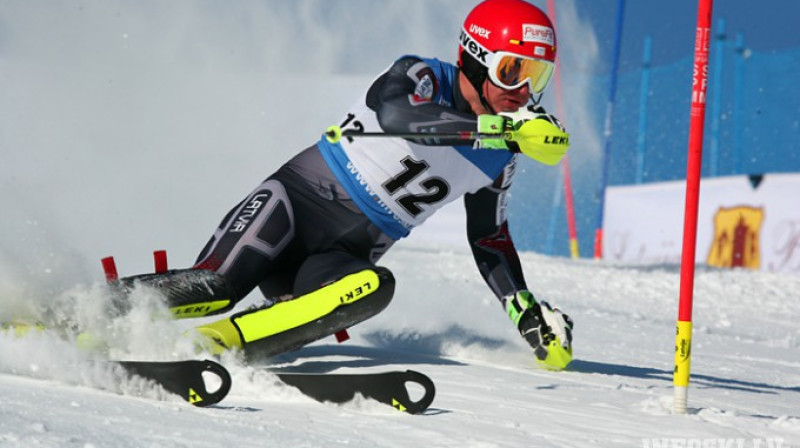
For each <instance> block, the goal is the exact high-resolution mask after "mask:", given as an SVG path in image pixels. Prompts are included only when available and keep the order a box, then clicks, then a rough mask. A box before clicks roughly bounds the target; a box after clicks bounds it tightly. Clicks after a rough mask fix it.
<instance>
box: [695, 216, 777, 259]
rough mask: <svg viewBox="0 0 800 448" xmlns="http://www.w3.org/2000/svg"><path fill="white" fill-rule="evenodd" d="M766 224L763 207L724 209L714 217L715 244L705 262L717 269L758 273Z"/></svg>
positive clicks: (712, 245)
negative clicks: (762, 228)
mask: <svg viewBox="0 0 800 448" xmlns="http://www.w3.org/2000/svg"><path fill="white" fill-rule="evenodd" d="M763 221H764V209H763V208H761V207H747V206H741V207H730V208H725V207H721V208H720V209H719V210H717V213H715V214H714V241H713V243H712V244H711V250H710V251H709V253H708V259H707V261H706V262H707V263H708V264H709V265H710V266H717V267H728V268H733V267H743V268H749V269H759V267H760V266H761V252H760V251H761V243H760V241H761V223H762V222H763Z"/></svg>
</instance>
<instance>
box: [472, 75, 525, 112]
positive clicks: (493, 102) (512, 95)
mask: <svg viewBox="0 0 800 448" xmlns="http://www.w3.org/2000/svg"><path fill="white" fill-rule="evenodd" d="M483 97H484V98H486V101H487V102H488V103H489V105H490V106H492V109H494V111H495V112H516V111H517V110H518V109H519V108H520V107H523V106H525V104H527V103H528V100H529V99H530V98H531V90H530V86H529V84H528V83H527V82H526V83H525V84H523V85H522V86H520V87H518V88H516V89H513V90H505V89H503V88H502V87H498V86H496V85H494V83H492V82H491V81H490V80H488V79H487V80H486V81H484V83H483Z"/></svg>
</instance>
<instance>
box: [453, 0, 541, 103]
mask: <svg viewBox="0 0 800 448" xmlns="http://www.w3.org/2000/svg"><path fill="white" fill-rule="evenodd" d="M459 40H460V45H459V55H458V66H459V68H460V69H461V71H462V72H463V73H464V74H465V75H466V76H467V79H469V81H470V83H471V84H472V85H473V86H475V89H476V90H477V91H478V93H479V94H481V96H483V95H482V91H483V90H482V85H483V82H484V81H485V80H486V79H487V78H489V79H490V80H491V81H492V82H493V83H494V84H495V85H497V86H499V87H501V88H505V89H509V90H511V89H516V88H518V87H520V86H522V85H523V84H525V83H526V82H527V83H529V85H530V90H531V93H541V92H542V90H544V88H545V87H546V86H547V84H548V82H549V81H550V77H551V76H552V74H553V70H554V68H555V65H554V63H555V58H556V34H555V31H554V30H553V24H552V22H550V19H549V18H548V17H547V15H546V14H545V13H544V12H543V11H542V10H541V9H539V8H537V7H536V6H534V5H532V4H530V3H528V2H525V1H523V0H485V1H483V2H481V3H480V4H478V5H477V6H476V7H475V8H473V9H472V11H471V12H470V13H469V14H468V15H467V18H466V20H465V21H464V27H463V29H462V30H461V37H460V39H459Z"/></svg>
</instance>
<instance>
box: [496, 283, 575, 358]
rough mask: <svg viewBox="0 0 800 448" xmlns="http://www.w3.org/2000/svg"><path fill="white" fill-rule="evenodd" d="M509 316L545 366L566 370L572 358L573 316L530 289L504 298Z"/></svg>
mask: <svg viewBox="0 0 800 448" xmlns="http://www.w3.org/2000/svg"><path fill="white" fill-rule="evenodd" d="M504 303H505V308H506V312H508V317H509V318H511V321H512V322H514V325H516V327H517V329H518V330H519V332H520V334H521V335H522V337H523V338H524V339H525V341H526V342H528V344H529V345H530V346H531V347H532V348H533V352H534V354H535V355H536V358H537V360H538V361H539V362H540V363H541V364H543V365H544V366H545V367H546V368H550V369H557V370H560V369H563V368H565V367H566V366H567V364H569V363H570V361H572V327H573V324H572V319H570V318H569V316H567V315H566V314H564V313H562V312H561V311H560V310H559V309H558V308H553V307H551V306H550V304H549V303H547V302H544V301H541V302H537V301H536V299H535V298H534V297H533V294H532V293H531V292H530V291H527V290H521V291H517V292H516V293H515V294H514V295H511V296H508V297H506V298H505V299H504Z"/></svg>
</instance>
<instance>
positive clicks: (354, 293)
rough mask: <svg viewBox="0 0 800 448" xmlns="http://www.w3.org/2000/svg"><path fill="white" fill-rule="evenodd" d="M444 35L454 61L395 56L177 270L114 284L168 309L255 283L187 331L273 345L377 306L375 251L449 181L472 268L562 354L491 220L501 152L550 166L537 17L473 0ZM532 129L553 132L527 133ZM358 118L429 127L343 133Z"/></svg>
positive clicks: (544, 43)
mask: <svg viewBox="0 0 800 448" xmlns="http://www.w3.org/2000/svg"><path fill="white" fill-rule="evenodd" d="M459 47H460V48H459V53H458V65H457V66H454V65H452V64H449V63H445V62H442V61H439V60H437V59H428V58H423V57H417V56H403V57H401V58H400V59H398V60H396V61H395V62H394V63H393V64H392V65H391V66H390V67H389V68H388V69H387V70H386V71H385V72H383V73H382V74H380V76H378V77H377V79H376V80H375V81H374V82H373V83H372V85H370V86H369V88H368V89H367V90H366V92H365V93H364V94H363V96H362V97H361V98H359V100H358V102H357V104H356V105H355V106H353V107H352V108H351V109H350V110H349V111H347V113H346V115H345V117H344V119H343V120H342V123H341V126H340V127H338V128H335V129H334V130H333V131H331V134H332V135H333V138H331V136H327V135H325V136H323V137H322V138H321V139H320V140H319V141H318V142H316V143H315V144H313V145H312V146H310V147H308V148H306V149H305V150H303V151H301V152H300V153H299V154H298V155H296V156H295V157H294V158H292V159H291V160H289V161H288V162H287V163H286V164H284V165H283V166H282V167H280V168H279V169H278V170H277V172H275V173H274V174H272V175H271V176H269V177H268V178H267V179H266V180H265V181H264V182H263V183H261V184H260V185H258V186H257V187H256V188H255V190H253V192H252V193H250V194H249V195H248V196H247V197H246V198H245V199H244V200H242V201H241V202H240V203H239V204H238V205H236V206H235V207H234V208H233V209H232V210H231V211H230V212H229V213H228V214H227V215H226V216H225V218H224V219H223V220H222V223H221V224H220V226H219V227H218V229H217V230H216V232H215V233H214V235H213V236H212V237H211V239H210V241H209V242H208V244H207V245H206V246H205V248H204V249H203V250H202V252H201V253H200V255H199V258H198V260H197V262H196V264H195V266H193V267H192V268H191V269H184V270H175V271H169V272H167V273H162V274H148V275H140V276H134V277H129V278H127V279H123V282H122V284H124V285H128V286H133V285H135V284H138V283H144V284H148V285H152V286H155V287H157V288H159V289H160V290H161V291H162V292H163V293H164V295H165V296H166V298H167V301H168V303H169V305H170V306H171V307H172V311H173V313H174V314H175V315H177V316H184V317H197V316H204V315H209V314H216V313H222V312H225V311H229V310H231V309H232V308H233V306H234V305H235V304H236V303H237V302H238V301H240V300H241V299H242V298H244V297H245V296H247V295H248V294H249V293H250V292H251V291H252V290H254V289H255V288H256V287H258V288H260V290H261V292H262V293H263V295H264V297H265V298H266V299H265V300H264V302H263V303H260V304H258V305H256V306H252V307H250V308H249V309H246V310H244V311H240V312H237V313H236V314H234V315H232V316H229V317H226V318H224V319H221V320H219V321H217V322H214V323H211V324H207V325H203V326H201V327H199V328H198V331H199V332H200V333H202V334H204V335H206V336H207V337H208V339H209V340H211V341H213V344H212V348H214V349H216V348H224V349H228V348H234V347H235V348H241V349H244V350H245V351H246V352H250V353H258V354H262V355H271V354H275V353H280V352H284V351H287V350H288V349H292V348H297V347H299V346H302V345H304V344H306V343H308V342H311V341H314V340H317V339H320V338H322V337H324V336H328V335H331V334H334V333H336V332H338V331H340V330H342V329H345V328H347V327H349V326H351V325H353V324H356V323H358V322H361V321H363V320H365V319H367V318H369V317H371V316H373V315H374V314H377V313H378V312H379V311H381V310H382V309H383V308H385V307H386V305H387V304H388V303H389V300H390V299H391V297H392V294H393V290H394V278H393V277H392V274H391V272H390V271H389V270H388V269H386V268H383V267H377V266H376V265H375V263H376V262H377V261H378V260H379V259H380V257H381V256H382V255H383V254H384V253H385V252H386V251H387V250H388V249H389V248H390V247H391V245H392V244H393V243H394V242H395V241H397V240H399V239H401V238H403V237H405V236H407V235H408V234H409V232H410V231H411V230H412V229H413V228H414V227H416V226H417V225H420V224H422V223H423V221H425V219H427V218H428V217H429V216H430V215H431V214H432V213H434V212H435V211H436V210H437V209H439V208H440V207H442V206H443V205H445V204H446V203H448V202H450V201H453V200H455V199H457V198H459V197H462V196H463V197H464V204H465V207H466V215H467V233H468V238H469V243H470V245H471V248H472V252H473V254H474V258H475V261H476V262H477V266H478V269H479V270H480V273H481V275H482V276H483V278H484V279H485V281H486V283H487V284H488V286H489V288H490V289H491V291H492V292H493V293H494V294H495V295H496V296H497V298H498V299H499V300H500V302H501V303H502V305H503V307H504V308H505V310H506V312H507V313H508V315H509V317H510V318H511V320H512V322H513V324H514V325H515V326H516V327H517V328H518V330H519V332H520V334H521V335H522V336H523V337H524V338H525V340H526V341H527V342H528V343H529V344H530V345H531V347H532V348H533V350H534V353H535V355H536V357H537V358H538V359H539V360H541V361H543V362H546V363H547V364H549V365H551V366H552V367H555V368H563V367H564V366H565V365H566V364H567V363H568V362H569V360H570V359H571V340H572V335H571V330H572V322H571V321H570V319H569V318H568V317H567V316H566V315H564V314H562V313H561V312H560V311H558V310H557V309H553V308H551V307H550V306H549V305H548V304H546V302H543V301H539V300H537V299H536V298H534V296H533V294H532V293H531V292H530V291H529V290H528V287H527V285H526V282H525V279H524V278H523V273H522V268H521V265H520V260H519V257H518V255H517V252H516V250H515V248H514V244H513V242H512V240H511V236H510V234H509V230H508V224H507V221H506V205H507V200H506V196H507V192H508V189H509V187H510V186H511V178H512V176H513V174H514V167H515V161H516V153H518V152H522V153H524V154H528V155H530V156H531V157H534V158H535V159H537V160H540V161H542V162H544V163H546V164H549V165H553V164H556V163H557V162H558V160H560V158H561V157H562V156H563V155H564V153H565V151H566V148H567V145H568V143H567V142H568V140H567V138H566V133H565V132H564V130H563V128H562V127H561V125H560V124H559V123H558V121H557V120H556V119H555V118H554V117H553V116H552V115H549V114H547V113H546V112H545V111H544V109H543V108H541V107H540V106H539V105H538V101H539V100H540V99H541V93H542V91H543V90H544V88H545V87H546V86H547V84H548V81H549V79H550V77H551V74H552V72H553V70H554V61H555V54H556V37H555V33H554V30H553V26H552V24H551V22H550V20H549V19H548V17H547V16H546V15H545V14H544V13H543V12H542V11H541V10H540V9H538V8H537V7H535V6H533V5H531V4H529V3H527V2H525V1H523V0H486V1H484V2H482V3H480V4H478V5H477V6H476V7H475V8H474V9H473V10H472V11H471V12H470V13H469V14H468V16H467V18H466V20H465V22H464V25H463V29H462V31H461V36H460V46H459ZM526 106H528V107H526ZM542 129H545V130H549V131H550V132H551V133H552V134H553V135H556V136H557V137H554V138H552V139H549V141H547V142H543V141H541V139H537V138H538V136H539V135H540V134H541V130H542ZM362 131H363V132H385V133H412V132H413V133H427V134H431V135H430V136H426V137H427V138H413V139H404V138H375V137H368V136H363V137H359V136H358V135H353V133H358V132H362ZM465 131H467V132H475V131H478V132H480V133H486V134H497V133H498V132H510V139H506V138H502V137H498V136H497V135H494V136H491V135H489V136H486V135H483V136H480V137H479V138H477V139H474V140H463V139H456V138H443V137H437V134H439V133H451V134H452V133H458V132H465ZM342 132H343V133H344V136H343V138H342Z"/></svg>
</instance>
